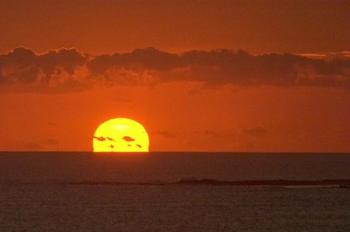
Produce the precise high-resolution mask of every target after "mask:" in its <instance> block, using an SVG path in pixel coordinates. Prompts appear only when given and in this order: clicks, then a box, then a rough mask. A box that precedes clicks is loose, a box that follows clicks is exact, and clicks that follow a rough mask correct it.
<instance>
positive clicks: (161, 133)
mask: <svg viewBox="0 0 350 232" xmlns="http://www.w3.org/2000/svg"><path fill="white" fill-rule="evenodd" d="M152 134H153V135H156V136H157V135H159V136H162V137H164V138H167V139H172V138H175V137H176V134H175V133H173V132H171V131H169V130H158V131H153V132H152Z"/></svg>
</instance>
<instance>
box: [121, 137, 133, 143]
mask: <svg viewBox="0 0 350 232" xmlns="http://www.w3.org/2000/svg"><path fill="white" fill-rule="evenodd" d="M122 139H124V140H125V141H127V142H133V141H135V139H134V138H132V137H130V136H124V137H123V138H122Z"/></svg>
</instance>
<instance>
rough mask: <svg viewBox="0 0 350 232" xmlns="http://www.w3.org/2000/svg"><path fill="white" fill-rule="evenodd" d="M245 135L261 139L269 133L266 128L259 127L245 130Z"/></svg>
mask: <svg viewBox="0 0 350 232" xmlns="http://www.w3.org/2000/svg"><path fill="white" fill-rule="evenodd" d="M244 133H246V134H247V135H250V136H253V137H261V136H264V135H266V134H267V133H268V131H267V130H266V129H265V128H264V127H261V126H257V127H253V128H248V129H245V130H244Z"/></svg>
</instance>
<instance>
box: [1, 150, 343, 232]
mask: <svg viewBox="0 0 350 232" xmlns="http://www.w3.org/2000/svg"><path fill="white" fill-rule="evenodd" d="M203 179H205V181H202V180H203ZM208 179H209V180H208ZM346 179H350V155H345V154H344V155H339V154H322V155H321V154H228V153H225V154H223V153H219V154H218V153H217V154H214V153H196V154H193V153H151V154H142V155H137V154H129V155H127V154H125V155H108V154H104V155H102V154H91V153H0V231H1V232H2V231H4V232H6V231H62V232H63V231H67V232H68V231H86V232H89V231H101V232H102V231H203V232H205V231H315V232H316V231H350V189H349V188H348V187H350V186H349V185H348V184H347V182H344V180H346ZM183 180H185V181H183ZM188 180H190V181H188ZM193 180H195V181H193ZM196 180H198V181H197V182H196ZM254 180H255V181H256V180H260V181H261V180H262V182H259V183H260V184H255V183H256V182H249V181H254ZM271 180H274V181H275V180H294V181H295V180H297V181H300V180H311V181H314V182H311V183H316V184H310V185H308V184H302V185H293V184H292V185H283V184H279V185H270V183H274V182H271ZM321 180H333V182H334V183H332V184H322V182H319V181H321ZM341 180H342V181H343V182H341ZM237 181H248V182H246V183H248V184H247V185H244V184H243V185H236V184H235V183H237ZM264 181H266V183H265V182H264ZM338 182H339V183H340V184H337V183H338ZM220 183H221V184H220ZM239 183H241V182H239ZM261 183H263V184H261ZM278 183H280V182H278ZM281 183H284V182H281ZM344 183H345V184H344Z"/></svg>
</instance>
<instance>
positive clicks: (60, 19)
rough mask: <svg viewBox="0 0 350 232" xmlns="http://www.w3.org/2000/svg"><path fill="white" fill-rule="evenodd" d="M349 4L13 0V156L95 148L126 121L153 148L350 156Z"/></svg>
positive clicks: (7, 108)
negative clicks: (109, 126)
mask: <svg viewBox="0 0 350 232" xmlns="http://www.w3.org/2000/svg"><path fill="white" fill-rule="evenodd" d="M349 12H350V1H249V2H248V1H214V0H213V1H199V0H197V1H195V0H194V1H155V0H149V1H86V0H85V1H63V0H62V1H29V0H28V1H1V2H0V15H1V17H0V31H1V37H0V54H1V56H0V90H1V92H0V105H1V116H0V119H1V120H0V150H90V149H91V140H92V135H93V132H94V130H95V128H96V127H97V126H98V124H99V123H101V122H102V121H104V120H106V119H109V118H111V117H118V116H124V117H130V118H134V119H135V120H137V121H140V122H141V123H142V124H144V126H145V127H146V129H147V130H148V131H149V133H150V137H151V150H166V151H174V150H177V151H179V150H180V151H185V150H191V151H324V152H326V151H340V152H350V143H349V138H350V124H349V118H350V61H349V57H350V53H349V52H347V51H349V50H350V45H349V41H350V30H349V28H348V26H349V23H348V22H350V14H349ZM18 47H25V48H26V49H22V48H21V49H15V48H18ZM63 47H64V48H72V49H68V50H59V49H61V48H63ZM145 47H155V48H156V49H142V48H145ZM140 48H141V50H136V51H134V52H132V51H133V50H134V49H140ZM218 48H223V49H228V50H225V51H218V50H216V51H210V50H212V49H218ZM14 49H15V50H14ZM236 49H243V50H245V51H247V52H249V53H250V54H254V55H250V54H248V53H245V52H238V53H237V52H236ZM193 50H199V51H197V52H193ZM231 50H232V51H231ZM50 51H51V52H50ZM162 51H163V52H162ZM191 51H192V52H191ZM183 52H187V53H184V54H182V53H183ZM285 52H287V53H290V54H289V55H284V53H285ZM114 53H117V54H116V55H114V56H110V54H114ZM271 53H276V54H275V55H271ZM306 53H307V54H308V56H305V54H306ZM102 54H108V55H106V56H101V55H102ZM181 54H182V55H181ZM264 54H270V55H264ZM292 54H294V55H292ZM295 54H303V56H295ZM313 55H317V59H316V60H314V59H311V58H310V57H311V56H312V57H314V56H313Z"/></svg>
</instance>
